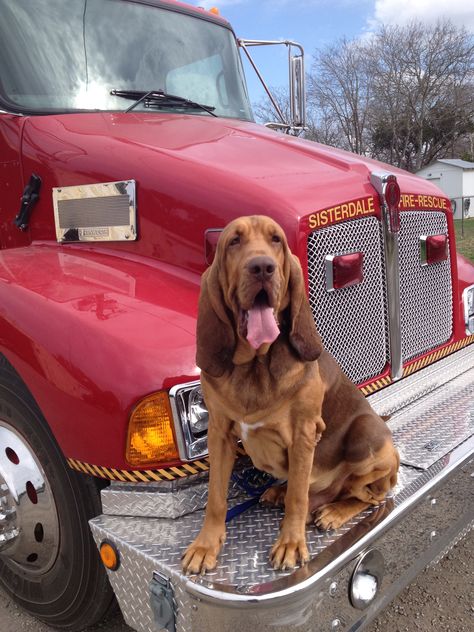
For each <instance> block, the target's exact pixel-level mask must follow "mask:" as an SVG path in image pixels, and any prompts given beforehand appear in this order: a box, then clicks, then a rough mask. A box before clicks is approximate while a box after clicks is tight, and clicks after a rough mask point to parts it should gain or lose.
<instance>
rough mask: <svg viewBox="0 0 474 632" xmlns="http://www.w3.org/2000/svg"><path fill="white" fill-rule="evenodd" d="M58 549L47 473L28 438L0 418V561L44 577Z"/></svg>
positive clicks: (57, 526)
mask: <svg viewBox="0 0 474 632" xmlns="http://www.w3.org/2000/svg"><path fill="white" fill-rule="evenodd" d="M58 548H59V520H58V513H57V509H56V504H55V502H54V496H53V493H52V490H51V486H50V484H49V482H48V479H47V478H46V475H45V473H44V470H43V468H42V467H41V464H40V462H39V461H38V459H37V458H36V456H35V454H34V452H33V450H32V448H31V446H30V445H29V443H28V441H27V440H26V439H25V437H23V436H22V435H20V434H19V433H18V432H17V431H16V430H15V429H14V428H13V427H12V426H10V425H9V424H8V423H7V422H5V421H3V420H1V419H0V558H1V559H2V560H3V561H4V562H6V563H8V564H9V565H12V566H15V565H16V566H20V567H21V568H22V569H23V570H27V571H28V572H31V573H35V574H41V573H44V572H46V571H47V570H48V569H49V568H50V567H51V566H52V564H53V563H54V561H55V559H56V557H57V554H58Z"/></svg>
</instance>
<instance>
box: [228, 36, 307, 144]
mask: <svg viewBox="0 0 474 632" xmlns="http://www.w3.org/2000/svg"><path fill="white" fill-rule="evenodd" d="M238 43H239V46H240V47H241V48H242V50H243V51H244V53H245V54H246V56H247V58H248V60H249V62H250V64H251V66H252V67H253V69H254V70H255V72H256V74H257V77H258V78H259V79H260V82H261V84H262V86H263V88H264V89H265V92H266V93H267V95H268V98H269V99H270V102H271V103H272V105H273V107H274V109H275V113H276V115H277V117H278V118H279V119H280V120H279V121H277V122H274V123H265V126H266V127H271V128H272V129H278V130H281V131H284V132H286V133H287V134H294V135H296V136H297V135H298V134H300V133H301V132H302V131H303V130H304V128H305V124H306V98H305V83H304V82H305V76H304V50H303V47H302V46H301V45H300V44H297V43H296V42H291V41H289V40H271V41H270V40H269V41H267V40H247V39H239V40H238ZM281 45H283V46H286V47H287V48H288V64H289V82H290V86H289V97H290V103H289V106H290V107H289V110H290V116H289V119H290V120H286V118H285V116H284V114H283V112H282V110H281V108H280V106H279V105H278V103H277V101H276V99H275V97H274V96H273V94H272V93H271V90H270V88H269V87H268V86H267V84H266V83H265V80H264V78H263V77H262V74H261V72H260V71H259V69H258V68H257V65H256V64H255V61H254V60H253V58H252V56H251V55H250V52H249V50H248V49H249V47H251V46H281ZM295 48H296V49H298V53H296V54H293V50H294V49H295Z"/></svg>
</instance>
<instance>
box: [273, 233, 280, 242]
mask: <svg viewBox="0 0 474 632" xmlns="http://www.w3.org/2000/svg"><path fill="white" fill-rule="evenodd" d="M272 241H273V242H275V243H276V244H279V243H280V242H281V239H280V237H279V236H278V235H273V237H272Z"/></svg>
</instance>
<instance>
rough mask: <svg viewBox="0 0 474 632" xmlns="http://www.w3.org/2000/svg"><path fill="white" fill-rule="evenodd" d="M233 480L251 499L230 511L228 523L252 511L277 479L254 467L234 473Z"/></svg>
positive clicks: (227, 517) (227, 516)
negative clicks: (248, 510) (245, 512)
mask: <svg viewBox="0 0 474 632" xmlns="http://www.w3.org/2000/svg"><path fill="white" fill-rule="evenodd" d="M232 480H233V481H234V483H236V485H237V486H238V487H240V489H242V490H243V491H244V492H245V493H246V494H248V495H249V496H250V498H249V499H248V500H245V501H244V502H243V503H240V505H236V506H235V507H232V509H229V510H228V512H227V515H226V518H225V521H226V522H230V521H231V520H232V519H233V518H235V517H236V516H239V515H240V514H242V513H244V511H247V509H250V507H253V506H254V505H256V504H257V503H258V501H259V500H260V496H261V495H262V494H263V492H264V491H265V490H266V489H268V488H269V487H271V486H272V485H273V484H274V483H275V481H276V480H277V479H276V478H273V476H271V474H267V473H266V472H262V471H261V470H257V469H256V468H254V467H252V468H250V469H248V470H243V471H241V472H233V473H232Z"/></svg>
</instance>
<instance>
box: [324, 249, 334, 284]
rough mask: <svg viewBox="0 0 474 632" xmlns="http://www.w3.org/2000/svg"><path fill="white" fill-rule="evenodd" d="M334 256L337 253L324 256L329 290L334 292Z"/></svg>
mask: <svg viewBox="0 0 474 632" xmlns="http://www.w3.org/2000/svg"><path fill="white" fill-rule="evenodd" d="M334 257H335V255H326V256H325V257H324V271H325V275H326V291H327V292H334V264H333V261H334Z"/></svg>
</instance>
